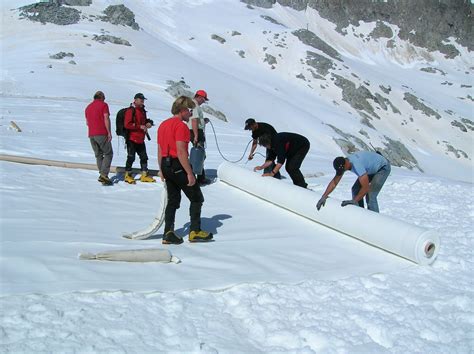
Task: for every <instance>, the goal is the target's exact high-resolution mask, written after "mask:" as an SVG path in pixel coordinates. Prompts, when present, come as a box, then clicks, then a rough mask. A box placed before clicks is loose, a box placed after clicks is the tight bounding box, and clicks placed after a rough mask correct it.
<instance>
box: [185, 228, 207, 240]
mask: <svg viewBox="0 0 474 354" xmlns="http://www.w3.org/2000/svg"><path fill="white" fill-rule="evenodd" d="M212 238H213V235H212V234H211V233H210V232H207V231H202V230H201V231H191V233H190V234H189V238H188V240H189V242H209V241H211V240H212Z"/></svg>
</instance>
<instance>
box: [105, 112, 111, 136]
mask: <svg viewBox="0 0 474 354" xmlns="http://www.w3.org/2000/svg"><path fill="white" fill-rule="evenodd" d="M104 123H105V129H107V141H112V132H111V131H110V114H108V113H104Z"/></svg>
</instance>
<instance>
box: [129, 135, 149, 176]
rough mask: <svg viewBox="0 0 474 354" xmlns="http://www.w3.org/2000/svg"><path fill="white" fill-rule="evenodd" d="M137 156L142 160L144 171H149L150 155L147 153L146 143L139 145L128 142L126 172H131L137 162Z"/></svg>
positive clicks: (141, 164)
mask: <svg viewBox="0 0 474 354" xmlns="http://www.w3.org/2000/svg"><path fill="white" fill-rule="evenodd" d="M135 154H138V157H139V158H140V166H141V170H142V171H145V172H146V171H148V155H147V153H146V146H145V143H143V144H137V143H134V142H133V141H130V140H127V162H126V164H125V171H127V172H130V171H131V170H132V165H133V163H134V162H135Z"/></svg>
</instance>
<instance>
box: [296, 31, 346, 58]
mask: <svg viewBox="0 0 474 354" xmlns="http://www.w3.org/2000/svg"><path fill="white" fill-rule="evenodd" d="M292 34H293V35H295V36H296V37H298V39H299V40H300V41H301V42H303V43H304V44H306V45H309V46H311V47H313V48H315V49H318V50H320V51H322V52H323V53H325V54H327V55H329V56H330V57H331V58H334V59H336V60H339V61H342V59H341V56H340V54H339V52H338V51H337V50H335V49H334V48H333V47H331V46H330V45H329V44H327V43H326V42H325V41H323V40H322V39H321V38H319V37H318V36H317V35H316V34H314V33H313V32H311V31H308V30H306V29H299V30H297V31H293V32H292Z"/></svg>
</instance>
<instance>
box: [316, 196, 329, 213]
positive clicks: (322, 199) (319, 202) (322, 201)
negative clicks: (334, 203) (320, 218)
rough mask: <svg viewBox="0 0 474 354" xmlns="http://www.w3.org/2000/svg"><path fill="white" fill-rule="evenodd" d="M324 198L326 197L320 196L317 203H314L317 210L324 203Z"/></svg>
mask: <svg viewBox="0 0 474 354" xmlns="http://www.w3.org/2000/svg"><path fill="white" fill-rule="evenodd" d="M326 199H327V197H326V198H324V197H322V198H321V199H319V201H318V204H316V209H318V211H319V209H321V207H323V206H325V205H326Z"/></svg>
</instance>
